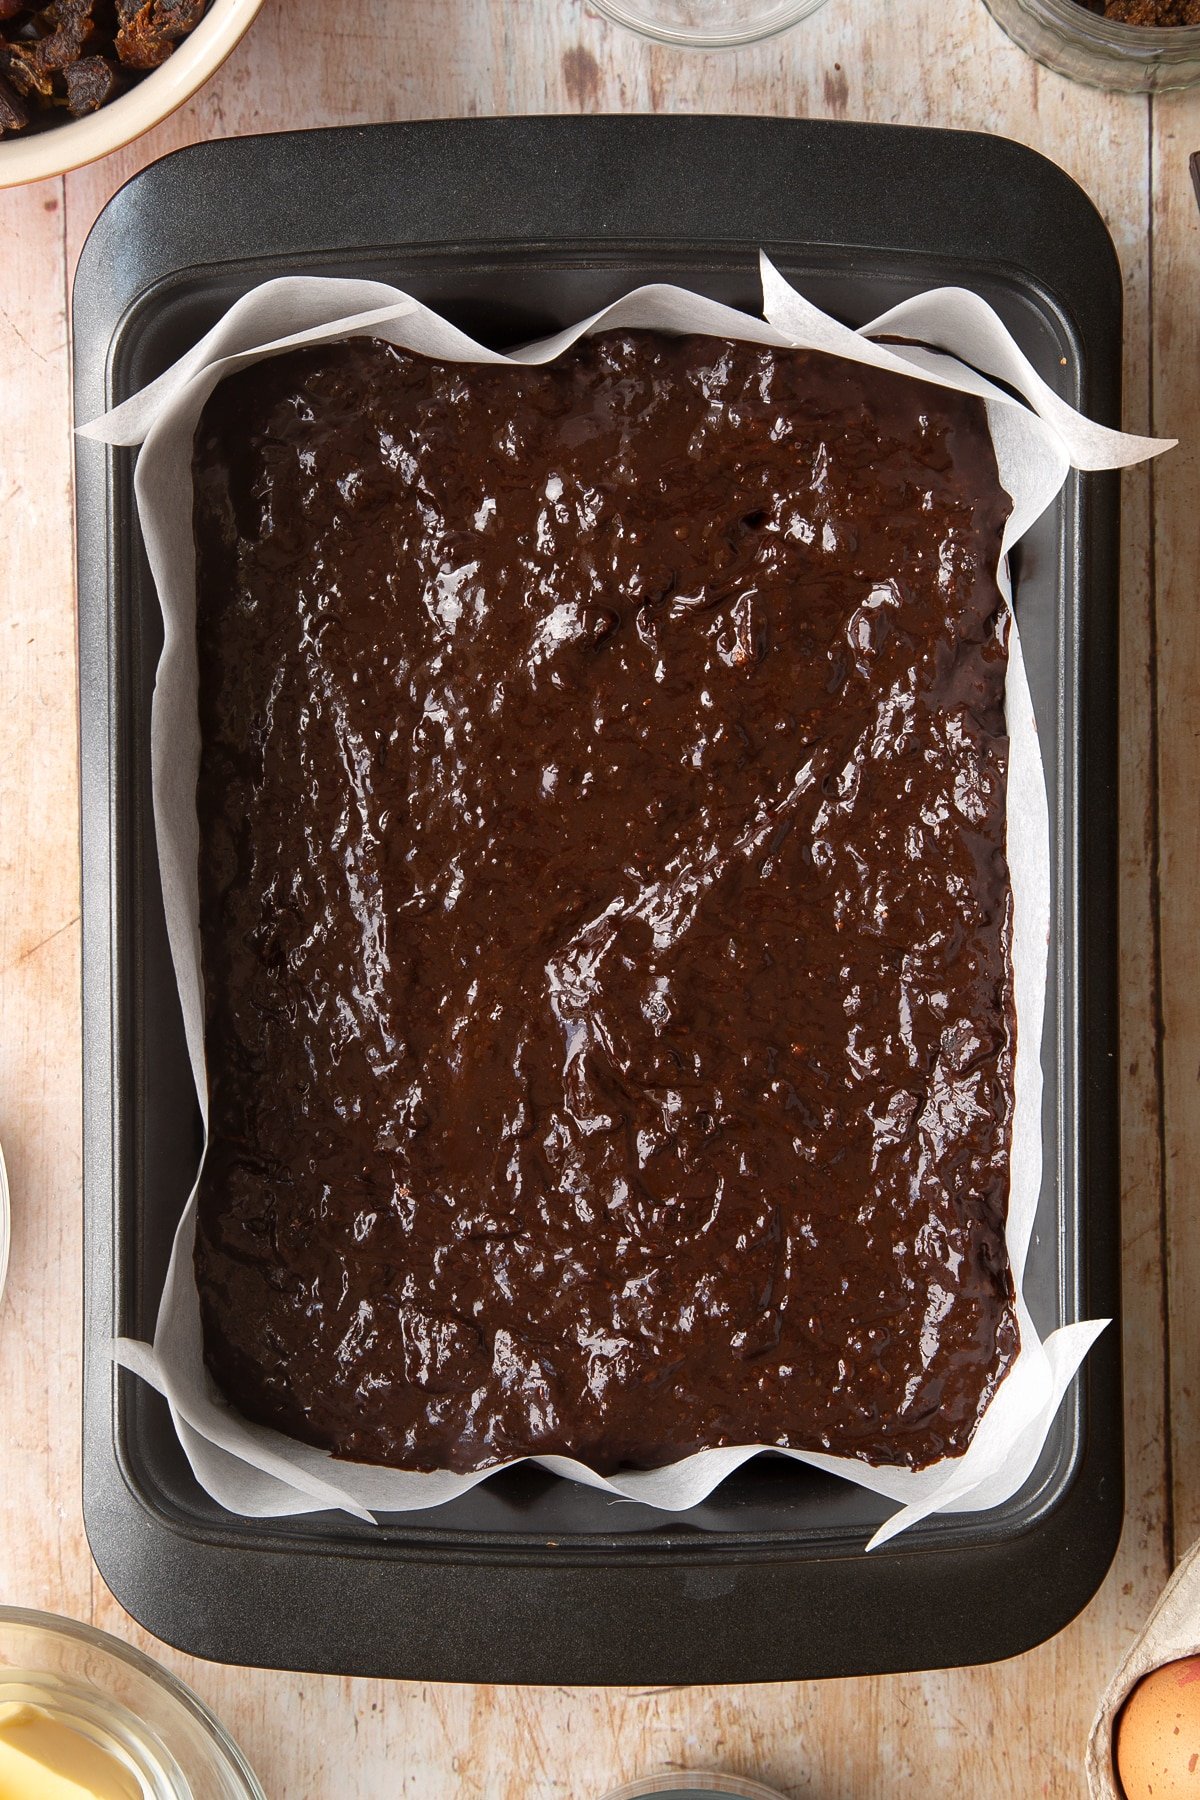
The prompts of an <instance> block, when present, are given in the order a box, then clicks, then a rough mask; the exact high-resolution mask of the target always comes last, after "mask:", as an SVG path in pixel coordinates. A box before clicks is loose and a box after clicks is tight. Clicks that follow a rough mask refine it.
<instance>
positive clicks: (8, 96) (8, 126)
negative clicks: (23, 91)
mask: <svg viewBox="0 0 1200 1800" xmlns="http://www.w3.org/2000/svg"><path fill="white" fill-rule="evenodd" d="M28 123H29V108H28V107H27V106H26V104H25V102H24V101H23V100H22V98H21V96H20V94H18V93H17V91H16V89H15V88H14V87H13V86H12V84H11V82H8V81H6V80H5V79H4V76H3V75H0V132H4V131H20V130H22V129H23V127H24V126H26V125H28Z"/></svg>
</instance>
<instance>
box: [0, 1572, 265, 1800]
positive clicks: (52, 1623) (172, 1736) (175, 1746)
mask: <svg viewBox="0 0 1200 1800" xmlns="http://www.w3.org/2000/svg"><path fill="white" fill-rule="evenodd" d="M10 1701H18V1702H20V1701H24V1702H26V1703H28V1704H29V1705H32V1706H38V1707H41V1708H42V1709H43V1711H45V1712H47V1713H49V1714H50V1715H51V1717H52V1718H54V1719H56V1720H57V1721H59V1722H60V1723H61V1724H64V1725H69V1726H70V1727H71V1728H72V1729H73V1730H75V1731H78V1732H80V1733H81V1734H82V1735H83V1736H84V1737H86V1738H90V1739H91V1740H92V1742H93V1743H95V1744H97V1745H99V1747H100V1748H101V1749H102V1750H105V1751H106V1752H107V1753H108V1754H109V1756H111V1757H112V1758H113V1760H114V1761H115V1762H117V1763H118V1764H119V1765H120V1767H121V1768H123V1769H124V1770H126V1771H127V1772H128V1773H129V1774H131V1775H132V1776H133V1777H134V1779H135V1781H136V1782H137V1783H140V1786H141V1790H142V1794H143V1796H144V1800H266V1796H265V1795H264V1793H263V1790H262V1788H261V1787H260V1786H259V1783H258V1780H257V1778H256V1776H255V1774H254V1771H253V1770H252V1769H251V1767H250V1765H249V1763H248V1762H247V1761H246V1759H245V1757H244V1756H243V1755H242V1753H241V1751H240V1750H239V1749H238V1747H237V1745H236V1744H235V1743H234V1741H233V1739H232V1738H231V1737H230V1736H229V1735H228V1733H227V1732H226V1731H225V1730H224V1728H223V1727H222V1726H221V1725H220V1724H218V1722H217V1720H216V1719H214V1717H213V1715H212V1714H211V1713H210V1712H209V1710H208V1708H207V1707H206V1706H205V1705H204V1703H203V1702H202V1701H201V1700H198V1699H197V1697H196V1695H195V1694H193V1693H192V1691H191V1689H190V1688H188V1687H185V1686H184V1684H183V1682H182V1681H178V1680H176V1678H175V1676H174V1675H171V1674H169V1673H168V1672H167V1670H166V1669H162V1668H160V1667H159V1665H158V1664H157V1663H155V1662H152V1661H151V1660H150V1658H149V1657H148V1656H143V1655H142V1653H141V1651H140V1650H135V1649H133V1647H132V1646H131V1645H129V1644H124V1643H122V1642H121V1641H120V1639H118V1638H114V1637H109V1635H108V1633H107V1632H104V1631H97V1630H95V1628H94V1627H93V1626H91V1625H81V1624H78V1623H77V1622H76V1621H75V1620H74V1619H64V1618H60V1617H59V1616H58V1614H57V1613H42V1612H27V1611H25V1610H24V1609H23V1608H22V1607H17V1606H0V1705H3V1704H5V1703H7V1702H10Z"/></svg>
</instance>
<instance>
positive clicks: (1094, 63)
mask: <svg viewBox="0 0 1200 1800" xmlns="http://www.w3.org/2000/svg"><path fill="white" fill-rule="evenodd" d="M983 3H984V5H985V6H986V7H987V9H988V11H989V12H990V13H991V15H992V17H993V18H994V19H995V21H996V23H997V24H998V25H1000V26H1002V27H1003V29H1004V30H1005V31H1006V32H1007V33H1008V35H1009V37H1010V38H1012V40H1013V42H1014V43H1016V44H1020V46H1021V48H1022V50H1028V52H1029V54H1030V55H1031V56H1035V57H1036V58H1037V60H1038V61H1039V62H1040V63H1044V64H1045V65H1046V67H1047V68H1048V69H1054V70H1055V71H1056V72H1057V73H1058V74H1059V75H1069V76H1070V77H1071V79H1072V80H1073V81H1085V82H1087V83H1088V84H1089V86H1091V87H1101V88H1111V89H1113V90H1115V91H1116V92H1118V93H1124V94H1151V93H1161V92H1162V91H1163V89H1164V88H1181V87H1191V86H1192V85H1193V83H1194V82H1197V81H1200V25H1118V24H1116V23H1115V22H1114V21H1113V20H1111V19H1105V18H1103V17H1102V16H1101V15H1100V14H1099V13H1094V12H1089V10H1088V8H1087V7H1086V6H1081V5H1079V3H1078V0H983Z"/></svg>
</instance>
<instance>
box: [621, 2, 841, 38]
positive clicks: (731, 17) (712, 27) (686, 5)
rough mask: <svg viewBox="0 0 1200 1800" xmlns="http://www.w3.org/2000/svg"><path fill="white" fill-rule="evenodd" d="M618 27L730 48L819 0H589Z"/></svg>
mask: <svg viewBox="0 0 1200 1800" xmlns="http://www.w3.org/2000/svg"><path fill="white" fill-rule="evenodd" d="M591 4H592V5H593V6H594V7H595V8H596V11H597V12H602V13H603V14H604V16H605V17H606V18H608V19H613V20H614V21H615V22H616V23H617V24H618V25H626V26H628V28H629V29H630V31H640V32H641V34H642V36H643V37H648V38H653V39H654V41H655V42H656V43H659V44H677V45H681V46H683V47H684V48H685V49H689V50H734V49H736V48H737V46H738V45H739V44H753V43H756V42H757V41H758V39H759V38H766V37H773V36H774V35H775V33H776V32H777V31H786V30H787V28H788V26H789V25H798V24H799V23H800V21H801V19H807V18H808V17H809V16H810V14H812V13H815V12H817V11H819V10H820V8H821V7H822V6H824V4H825V0H591Z"/></svg>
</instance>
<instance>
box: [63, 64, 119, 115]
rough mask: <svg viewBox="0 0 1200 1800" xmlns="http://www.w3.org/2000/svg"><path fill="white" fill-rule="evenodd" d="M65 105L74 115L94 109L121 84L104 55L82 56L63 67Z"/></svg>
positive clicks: (116, 69) (116, 70)
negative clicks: (65, 94) (64, 73)
mask: <svg viewBox="0 0 1200 1800" xmlns="http://www.w3.org/2000/svg"><path fill="white" fill-rule="evenodd" d="M66 82H67V105H68V107H69V108H70V109H71V111H72V112H73V113H74V114H75V117H76V118H82V116H83V115H84V113H90V112H95V111H96V110H97V109H98V108H99V107H101V106H103V105H104V103H105V101H107V100H111V99H112V98H113V97H114V95H115V94H116V93H117V92H118V90H119V88H120V71H119V69H118V68H117V65H116V63H114V62H112V61H111V60H110V58H109V57H107V56H81V57H80V59H79V61H78V62H77V63H72V64H71V66H70V68H68V69H67V71H66Z"/></svg>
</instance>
